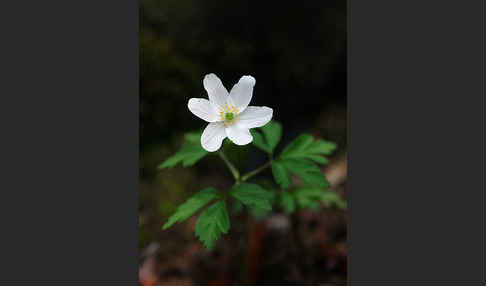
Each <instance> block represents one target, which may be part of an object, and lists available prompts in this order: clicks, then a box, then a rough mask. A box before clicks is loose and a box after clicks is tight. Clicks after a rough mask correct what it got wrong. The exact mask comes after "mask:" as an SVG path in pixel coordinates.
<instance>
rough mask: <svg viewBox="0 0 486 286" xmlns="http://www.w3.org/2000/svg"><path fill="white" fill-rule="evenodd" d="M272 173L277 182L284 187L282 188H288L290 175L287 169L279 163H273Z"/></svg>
mask: <svg viewBox="0 0 486 286" xmlns="http://www.w3.org/2000/svg"><path fill="white" fill-rule="evenodd" d="M272 173H273V177H274V178H275V181H276V182H277V183H278V184H279V185H281V186H282V188H284V189H285V188H287V187H288V186H289V185H290V173H289V171H288V170H287V169H285V167H284V166H283V165H282V164H281V163H279V162H278V161H273V162H272Z"/></svg>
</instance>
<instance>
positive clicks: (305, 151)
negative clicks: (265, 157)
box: [280, 134, 336, 164]
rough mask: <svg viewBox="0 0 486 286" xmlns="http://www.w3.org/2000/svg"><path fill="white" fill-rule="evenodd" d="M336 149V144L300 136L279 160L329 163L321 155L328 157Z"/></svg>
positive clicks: (288, 146)
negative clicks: (308, 160)
mask: <svg viewBox="0 0 486 286" xmlns="http://www.w3.org/2000/svg"><path fill="white" fill-rule="evenodd" d="M335 149H336V144H334V143H333V142H329V141H325V140H322V139H319V140H315V141H314V138H313V137H312V136H311V135H309V134H302V135H301V136H299V137H297V138H296V139H295V140H294V141H293V142H291V143H290V144H289V145H287V146H286V147H285V148H284V150H283V151H282V153H281V154H280V158H282V159H310V160H313V161H315V162H316V163H319V164H327V163H328V162H329V161H328V160H327V159H326V158H325V157H324V156H322V155H329V154H331V153H332V152H333V151H334V150H335Z"/></svg>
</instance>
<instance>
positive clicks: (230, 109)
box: [219, 104, 238, 126]
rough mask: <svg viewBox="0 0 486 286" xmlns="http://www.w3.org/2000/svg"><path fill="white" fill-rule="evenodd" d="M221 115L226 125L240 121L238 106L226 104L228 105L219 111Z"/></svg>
mask: <svg viewBox="0 0 486 286" xmlns="http://www.w3.org/2000/svg"><path fill="white" fill-rule="evenodd" d="M219 116H220V118H221V121H223V123H224V125H225V126H228V125H233V124H235V123H236V121H238V108H236V107H234V106H233V105H231V106H230V105H228V104H226V106H225V107H223V108H222V109H221V110H220V111H219Z"/></svg>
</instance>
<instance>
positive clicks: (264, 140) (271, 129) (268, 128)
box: [250, 120, 282, 154]
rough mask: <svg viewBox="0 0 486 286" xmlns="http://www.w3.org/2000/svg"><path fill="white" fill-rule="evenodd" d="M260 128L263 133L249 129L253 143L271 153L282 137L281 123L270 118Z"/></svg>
mask: <svg viewBox="0 0 486 286" xmlns="http://www.w3.org/2000/svg"><path fill="white" fill-rule="evenodd" d="M260 130H261V132H262V133H263V135H262V134H261V133H260V132H257V131H256V130H251V131H250V132H251V135H252V136H253V144H255V146H257V147H258V148H260V149H261V150H263V151H265V152H267V153H268V154H272V153H273V150H274V149H275V147H276V146H277V144H278V142H279V141H280V138H281V137H282V125H281V124H280V123H278V122H276V121H273V120H272V121H270V122H268V123H267V124H266V125H265V126H263V127H262V128H260Z"/></svg>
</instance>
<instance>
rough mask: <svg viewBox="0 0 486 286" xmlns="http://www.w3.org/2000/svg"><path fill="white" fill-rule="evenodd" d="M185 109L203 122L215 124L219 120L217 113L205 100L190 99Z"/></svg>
mask: <svg viewBox="0 0 486 286" xmlns="http://www.w3.org/2000/svg"><path fill="white" fill-rule="evenodd" d="M187 107H188V108H189V110H190V111H191V112H192V113H193V114H194V115H196V116H197V117H199V118H201V119H202V120H204V121H207V122H216V121H220V120H221V118H220V116H219V115H218V111H217V110H216V108H214V106H213V105H212V104H211V103H210V102H209V100H207V99H204V98H191V99H189V102H188V103H187Z"/></svg>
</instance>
